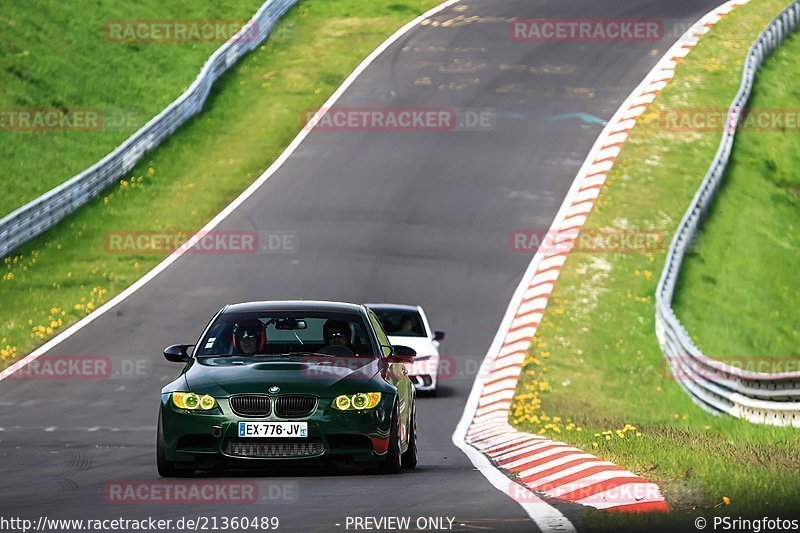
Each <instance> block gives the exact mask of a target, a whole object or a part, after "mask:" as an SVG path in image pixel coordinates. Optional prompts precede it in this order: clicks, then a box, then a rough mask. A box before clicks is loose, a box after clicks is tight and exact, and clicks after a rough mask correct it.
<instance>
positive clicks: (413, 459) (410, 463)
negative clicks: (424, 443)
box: [402, 401, 417, 470]
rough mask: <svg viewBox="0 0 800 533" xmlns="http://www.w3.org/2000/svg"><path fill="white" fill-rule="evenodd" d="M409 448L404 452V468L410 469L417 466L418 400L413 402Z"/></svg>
mask: <svg viewBox="0 0 800 533" xmlns="http://www.w3.org/2000/svg"><path fill="white" fill-rule="evenodd" d="M408 427H409V430H408V431H409V433H408V449H406V451H405V452H404V453H403V456H402V465H403V468H408V469H409V470H410V469H412V468H414V467H416V466H417V402H416V401H415V402H414V403H413V404H411V420H410V421H409V423H408Z"/></svg>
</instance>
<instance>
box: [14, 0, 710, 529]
mask: <svg viewBox="0 0 800 533" xmlns="http://www.w3.org/2000/svg"><path fill="white" fill-rule="evenodd" d="M717 3H719V2H715V1H712V0H702V1H701V0H674V1H670V2H664V1H660V0H659V1H656V0H646V1H644V0H624V1H623V0H600V1H598V0H591V1H590V0H581V1H575V0H573V1H570V2H566V1H563V0H539V1H535V2H534V1H527V0H481V1H471V0H464V2H463V3H461V4H456V5H454V6H451V7H449V8H447V9H445V10H444V11H442V12H440V13H439V14H437V15H436V16H435V17H434V18H433V20H434V21H437V22H439V24H431V23H429V24H425V25H421V26H417V27H416V28H415V29H413V30H412V31H410V32H408V33H407V34H406V35H405V36H403V37H402V38H401V39H400V40H399V41H398V42H396V43H395V44H394V45H392V46H391V47H390V48H389V49H388V50H387V51H386V52H385V53H384V54H382V55H381V56H380V58H379V59H378V60H377V61H375V62H374V63H373V64H372V65H371V66H370V67H369V68H368V69H367V70H366V71H365V72H364V73H363V74H362V75H361V77H360V78H359V79H358V80H357V81H356V82H355V83H354V84H353V85H352V86H351V87H350V89H349V90H348V91H347V92H346V93H345V95H344V96H343V97H342V98H341V99H340V100H339V102H338V104H337V106H339V107H341V108H391V109H397V108H412V109H419V108H442V109H448V108H455V109H457V110H463V109H467V110H471V112H473V114H474V113H486V112H487V111H488V112H489V114H490V116H491V117H492V120H491V124H489V125H488V127H483V128H481V127H478V128H472V129H470V128H457V129H456V131H431V130H428V131H424V130H422V131H420V130H415V131H392V132H376V131H323V130H315V131H313V132H311V134H310V135H309V136H308V137H307V138H306V139H305V141H304V142H303V143H302V145H301V146H300V147H299V148H298V149H297V150H296V151H295V152H294V154H293V155H292V156H291V157H290V158H289V159H288V161H287V162H286V164H284V165H283V166H282V167H281V168H280V169H279V170H278V171H277V172H276V173H275V174H274V175H273V176H272V177H271V178H270V179H269V180H268V181H267V183H266V184H265V185H264V186H263V187H262V188H261V189H260V190H258V191H257V192H256V193H255V194H254V195H253V196H251V197H250V198H249V199H248V200H247V201H246V202H245V203H244V204H243V205H242V206H241V207H240V208H239V209H237V210H236V211H235V212H234V213H233V214H232V215H231V216H230V217H228V218H227V219H226V220H225V221H224V222H223V223H222V224H221V226H219V227H218V228H217V229H219V230H230V231H249V230H255V231H258V232H259V234H260V236H261V242H262V243H263V244H269V242H270V241H269V239H270V237H269V235H270V234H277V235H285V234H289V235H291V236H292V237H293V238H294V239H295V241H294V242H295V243H296V245H297V249H296V250H295V251H292V250H291V249H283V250H278V251H277V252H270V251H269V250H264V251H263V252H262V253H258V254H236V255H225V254H187V255H184V256H182V257H181V258H180V259H179V260H178V261H176V262H175V263H174V264H173V265H172V266H170V267H169V268H168V269H167V270H166V271H164V272H163V273H161V274H160V275H159V276H157V277H156V278H155V279H154V280H153V281H152V282H150V283H149V284H147V285H146V286H145V287H144V288H142V289H141V290H139V291H138V292H136V293H135V294H134V295H132V296H131V297H129V298H128V299H127V300H125V301H124V302H123V303H121V304H120V305H118V306H116V307H115V308H114V309H112V310H111V311H110V312H108V313H106V314H105V315H103V316H101V317H99V318H98V319H97V320H95V321H94V322H92V323H91V324H90V325H88V326H87V327H86V328H84V329H82V330H81V331H80V332H78V333H77V334H76V335H74V336H72V337H71V338H69V339H68V340H67V341H65V342H64V343H62V344H61V345H60V346H58V347H57V349H56V350H54V351H53V352H52V354H57V355H98V356H108V357H110V358H111V360H112V361H113V368H114V372H115V373H118V374H121V375H115V376H113V378H112V379H94V380H86V379H73V380H46V379H44V380H42V379H14V378H13V377H12V378H9V379H6V380H4V381H2V383H0V407H1V408H2V415H0V428H2V431H0V441H1V442H2V444H1V445H0V449H1V450H2V454H3V457H2V461H0V492H2V494H3V495H4V497H3V499H2V501H0V514H2V515H11V516H24V517H31V518H37V517H39V516H41V515H45V516H47V517H48V518H56V517H62V518H112V517H120V516H121V517H125V518H136V517H145V516H154V517H161V518H178V517H181V516H199V515H205V516H242V515H244V516H277V517H278V518H279V519H280V523H281V526H280V528H281V529H285V530H291V531H294V530H300V529H303V530H326V531H330V530H337V529H343V530H344V528H345V523H346V517H347V516H380V515H404V516H410V517H412V519H416V518H417V517H428V516H431V517H454V518H455V521H454V528H455V529H458V530H467V529H484V528H488V529H502V530H504V531H511V530H531V529H534V528H535V526H534V524H533V522H532V521H531V520H530V519H529V518H528V516H527V515H526V514H525V513H524V512H523V511H522V509H521V508H520V507H519V506H518V505H517V504H516V503H514V502H513V501H512V500H510V499H509V498H508V497H506V496H505V495H504V494H502V493H500V492H498V491H496V490H495V489H494V488H493V487H492V486H491V485H490V484H489V483H488V482H487V481H486V480H485V479H484V478H483V476H482V475H481V474H480V473H479V472H477V471H476V470H475V469H474V467H473V466H472V464H471V463H470V462H469V460H468V459H467V458H466V456H465V455H464V454H463V453H462V452H461V451H459V450H458V449H457V448H456V447H455V446H453V444H452V443H451V435H452V433H453V430H454V428H455V426H456V424H457V422H458V420H459V418H460V417H461V414H462V411H463V408H464V403H465V400H466V397H467V395H468V393H469V390H470V387H471V385H472V379H473V375H474V372H475V370H476V369H477V367H478V363H479V362H480V360H481V359H482V358H483V356H484V354H485V352H486V350H487V348H488V347H489V344H490V343H491V341H492V338H493V336H494V334H495V331H496V329H497V327H498V325H499V322H500V320H501V318H502V316H503V313H504V311H505V308H506V305H507V303H508V301H509V299H510V297H511V294H512V292H513V290H514V288H515V287H516V285H517V283H518V281H519V279H520V277H521V275H522V273H523V272H524V270H525V267H526V266H527V264H528V262H529V260H530V255H528V254H523V253H515V252H513V251H512V250H511V249H510V247H509V240H508V236H509V232H511V231H513V230H516V229H539V230H546V229H547V227H548V226H549V224H550V221H551V219H552V218H553V216H554V215H555V213H556V211H557V210H558V208H559V206H560V204H561V202H562V199H563V197H564V195H565V193H566V192H567V190H568V188H569V186H570V184H571V181H572V179H573V177H574V175H575V173H576V171H577V169H578V167H579V166H580V164H581V163H582V161H583V159H584V157H585V155H586V153H587V152H588V151H589V149H590V147H591V145H592V143H593V142H594V139H595V138H596V136H597V134H598V133H599V132H600V130H601V128H602V123H601V122H600V121H599V120H596V119H595V118H592V117H599V118H600V119H608V118H609V117H610V116H611V115H612V114H613V113H614V111H615V110H616V108H617V107H618V106H619V104H620V103H621V102H622V101H623V100H624V99H625V98H626V96H627V95H628V93H629V92H630V91H631V90H632V89H633V88H634V87H635V86H636V85H637V84H638V82H639V81H640V80H641V79H642V78H643V77H644V75H645V74H646V73H647V72H648V70H649V69H650V68H651V67H652V65H653V64H655V62H656V61H657V60H658V59H659V57H660V55H661V54H662V53H664V52H665V51H666V49H667V47H668V46H669V45H670V44H671V43H672V42H673V41H674V40H675V38H676V35H679V34H681V33H683V31H685V29H686V28H687V27H688V24H689V23H691V22H694V21H695V20H696V19H697V18H699V17H700V16H701V15H703V14H704V13H706V12H707V11H708V10H709V9H711V8H712V7H714V6H715V5H716V4H717ZM511 17H519V18H533V17H552V18H587V17H598V18H614V17H621V18H640V19H642V18H659V19H663V20H664V26H665V29H666V36H665V37H664V38H663V39H662V40H661V41H659V42H609V43H601V42H595V43H586V42H583V43H581V42H549V43H548V42H539V43H533V42H526V43H523V42H512V41H511V40H510V39H509V33H508V20H509V19H510V18H511ZM673 28H677V29H676V30H675V34H674V35H673ZM573 113H586V114H588V115H583V116H582V118H581V117H578V116H572V114H573ZM563 115H568V116H567V117H564V116H563ZM459 116H464V115H463V114H459ZM483 116H486V115H483ZM299 120H300V118H299V117H298V122H299ZM176 209H188V207H185V206H176ZM284 298H309V299H330V300H342V301H355V302H367V301H369V302H378V301H388V302H396V303H414V304H416V303H418V304H421V305H423V306H424V307H425V309H426V311H427V313H428V316H429V318H430V320H431V322H432V324H433V327H434V328H435V329H442V330H445V331H446V332H447V338H446V340H445V343H444V347H443V348H444V353H446V354H449V356H450V357H452V361H453V362H454V364H453V365H451V366H450V367H449V369H445V370H444V375H443V376H442V380H441V386H442V391H441V394H440V396H439V397H438V398H422V399H420V401H419V404H418V414H419V432H420V449H421V456H420V465H419V466H418V468H417V470H415V471H411V472H405V473H403V474H401V475H400V476H381V475H376V474H370V473H351V474H332V473H329V472H325V471H319V470H312V471H309V472H303V473H301V474H293V473H291V472H281V473H279V475H275V476H273V477H268V476H259V477H245V478H233V479H245V480H250V481H258V482H259V483H262V484H265V485H264V486H266V485H267V484H268V485H269V486H271V487H272V489H274V490H272V492H270V490H267V494H271V496H268V497H266V498H265V501H263V502H261V504H259V505H243V506H236V505H229V504H226V505H222V504H220V505H216V506H208V505H202V506H200V505H191V504H183V505H170V504H145V503H143V504H136V505H118V504H112V503H108V502H107V501H106V498H105V497H104V492H103V488H104V486H107V483H109V482H115V481H125V480H153V481H155V480H158V476H157V474H156V470H155V426H156V415H157V404H158V394H159V391H160V389H161V387H162V386H163V385H164V384H165V383H166V382H168V381H171V380H172V379H173V377H174V376H175V375H177V374H178V372H179V371H180V365H177V364H170V363H167V362H166V361H165V360H164V359H163V357H162V356H161V351H162V350H163V348H164V346H166V345H168V344H172V343H178V342H187V343H191V342H195V340H196V339H197V337H198V335H199V334H200V332H201V330H202V328H203V327H204V326H205V324H206V323H207V321H208V320H209V318H210V317H211V316H212V315H213V313H214V312H215V311H217V310H218V309H219V308H220V307H222V306H223V305H224V304H226V303H230V302H238V301H246V300H256V299H264V300H269V299H284ZM50 356H51V354H48V356H47V357H50ZM219 479H231V478H219ZM178 481H179V482H182V481H181V480H178ZM562 510H563V511H564V512H565V513H567V515H568V516H569V517H573V516H574V513H575V510H574V509H569V508H562ZM337 524H339V526H337Z"/></svg>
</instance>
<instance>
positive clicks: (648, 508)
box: [604, 500, 669, 513]
mask: <svg viewBox="0 0 800 533" xmlns="http://www.w3.org/2000/svg"><path fill="white" fill-rule="evenodd" d="M604 510H605V511H613V512H619V513H650V512H654V511H655V512H659V511H661V512H668V511H669V505H667V502H665V501H663V500H662V501H659V502H639V503H629V504H627V505H617V506H615V507H608V508H606V509H604Z"/></svg>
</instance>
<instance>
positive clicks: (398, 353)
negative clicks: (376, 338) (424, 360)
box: [389, 346, 417, 363]
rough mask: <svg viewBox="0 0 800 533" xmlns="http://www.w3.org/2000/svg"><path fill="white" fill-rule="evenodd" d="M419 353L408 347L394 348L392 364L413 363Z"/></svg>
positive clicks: (391, 358)
mask: <svg viewBox="0 0 800 533" xmlns="http://www.w3.org/2000/svg"><path fill="white" fill-rule="evenodd" d="M416 355H417V352H416V351H414V350H413V349H411V348H409V347H408V346H392V355H390V356H389V362H390V363H412V362H413V361H414V357H415V356H416Z"/></svg>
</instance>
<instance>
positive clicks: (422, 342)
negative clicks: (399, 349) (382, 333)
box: [389, 335, 439, 357]
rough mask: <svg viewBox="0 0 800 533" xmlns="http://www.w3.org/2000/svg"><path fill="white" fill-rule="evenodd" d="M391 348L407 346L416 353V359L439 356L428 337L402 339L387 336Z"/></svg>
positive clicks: (400, 336) (399, 336)
mask: <svg viewBox="0 0 800 533" xmlns="http://www.w3.org/2000/svg"><path fill="white" fill-rule="evenodd" d="M389 342H391V343H392V346H408V347H409V348H411V349H413V350H414V351H415V352H417V357H427V356H431V355H439V350H437V349H436V345H434V344H433V341H431V340H430V339H429V338H428V337H403V336H402V335H389Z"/></svg>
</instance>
